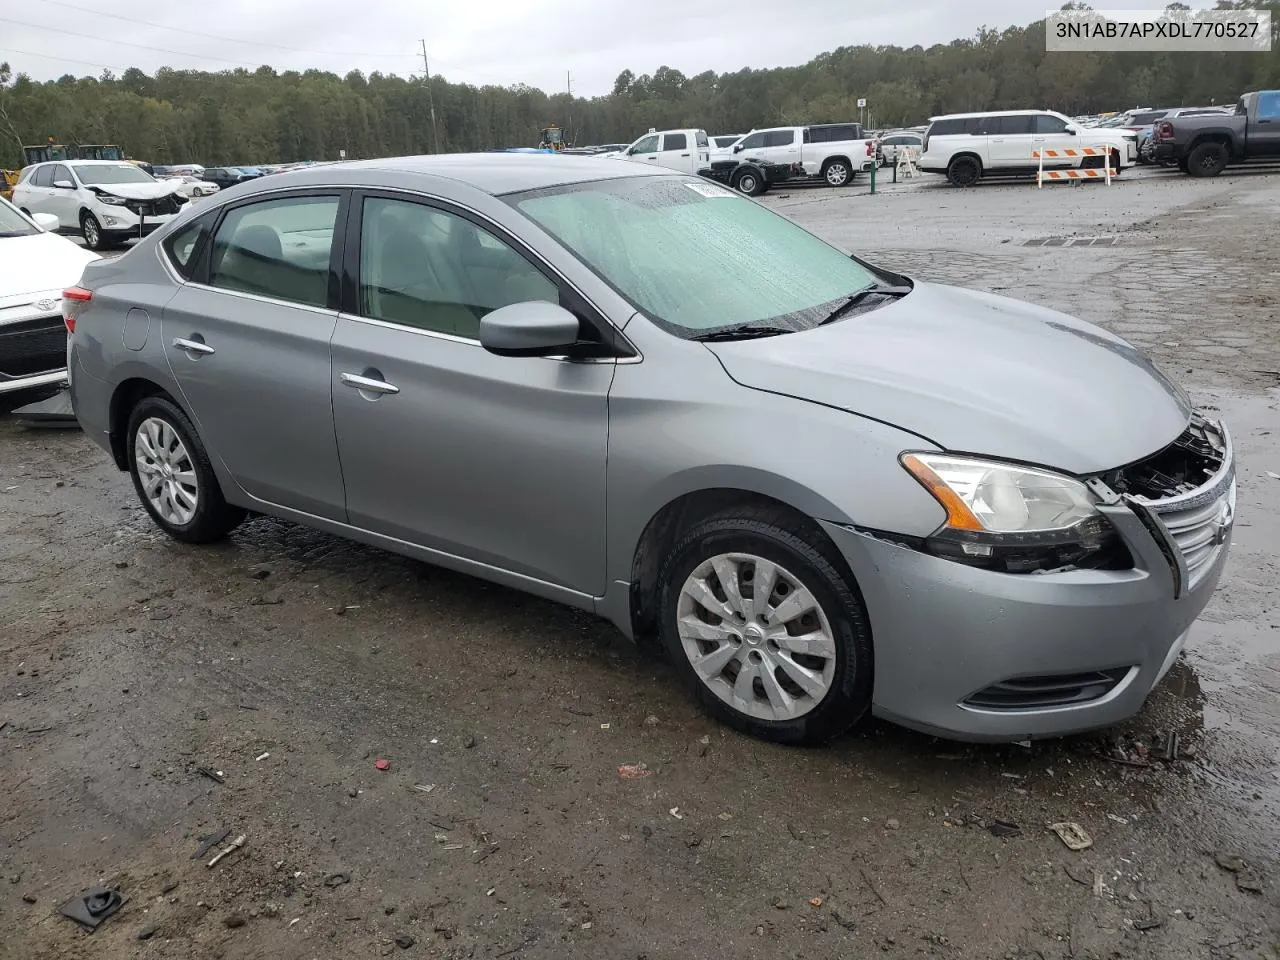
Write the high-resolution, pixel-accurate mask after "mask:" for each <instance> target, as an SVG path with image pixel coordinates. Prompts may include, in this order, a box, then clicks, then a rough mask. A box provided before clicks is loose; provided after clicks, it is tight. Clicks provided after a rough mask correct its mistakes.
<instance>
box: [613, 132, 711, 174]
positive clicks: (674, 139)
mask: <svg viewBox="0 0 1280 960" xmlns="http://www.w3.org/2000/svg"><path fill="white" fill-rule="evenodd" d="M599 156H600V157H605V158H608V159H613V160H634V161H636V162H637V163H650V164H653V165H654V166H658V167H669V168H670V169H672V170H679V171H680V172H681V173H693V174H696V173H697V172H698V171H699V170H701V169H702V168H703V167H705V166H706V165H707V164H708V163H710V162H711V143H710V141H709V140H708V139H707V131H705V130H694V129H688V130H650V131H649V132H648V133H646V134H645V135H644V136H643V137H641V138H640V139H639V140H637V141H636V142H635V143H633V144H631V146H629V147H627V148H626V149H625V150H620V151H618V152H617V153H602V154H599Z"/></svg>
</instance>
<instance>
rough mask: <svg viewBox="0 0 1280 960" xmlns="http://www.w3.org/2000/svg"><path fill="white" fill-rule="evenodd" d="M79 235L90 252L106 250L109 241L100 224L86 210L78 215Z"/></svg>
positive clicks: (109, 244)
mask: <svg viewBox="0 0 1280 960" xmlns="http://www.w3.org/2000/svg"><path fill="white" fill-rule="evenodd" d="M80 235H81V236H82V237H84V242H85V246H87V247H88V248H89V249H90V250H106V249H107V248H108V247H110V246H111V241H110V240H109V239H108V237H107V235H106V234H105V233H104V232H103V230H102V224H101V223H99V222H98V218H97V217H95V216H94V215H93V214H92V213H90V212H89V211H88V210H85V211H84V212H83V213H81V214H80Z"/></svg>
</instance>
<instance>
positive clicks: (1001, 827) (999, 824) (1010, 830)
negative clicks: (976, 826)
mask: <svg viewBox="0 0 1280 960" xmlns="http://www.w3.org/2000/svg"><path fill="white" fill-rule="evenodd" d="M986 828H987V832H988V833H990V834H991V835H992V836H993V837H1003V838H1008V837H1020V836H1022V828H1021V827H1020V826H1018V825H1017V824H1016V823H1013V822H1011V821H1009V820H988V821H987V822H986Z"/></svg>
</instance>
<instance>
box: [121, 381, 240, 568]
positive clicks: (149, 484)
mask: <svg viewBox="0 0 1280 960" xmlns="http://www.w3.org/2000/svg"><path fill="white" fill-rule="evenodd" d="M127 436H128V447H127V449H128V451H129V473H130V475H131V476H132V477H133V488H134V489H135V490H136V491H137V493H138V499H140V500H141V501H142V505H143V506H144V507H146V510H147V513H149V514H151V519H152V520H154V521H155V523H156V526H158V527H159V528H160V529H161V530H163V531H164V532H165V533H167V534H168V535H169V536H171V537H173V538H174V539H175V540H181V541H183V542H184V543H212V542H214V541H215V540H221V539H222V538H223V537H225V536H226V535H227V534H228V533H230V532H231V531H232V530H234V529H235V528H236V527H237V526H239V524H240V523H241V521H243V520H244V517H245V512H244V510H242V509H241V508H239V507H233V506H231V505H230V504H228V503H227V501H226V500H225V499H223V496H222V489H221V488H220V487H219V486H218V478H217V476H216V475H215V474H214V472H213V467H212V466H211V465H210V463H209V454H208V453H207V452H206V451H205V448H204V444H203V443H201V442H200V437H199V436H198V435H197V434H196V431H195V427H193V426H192V425H191V421H190V420H189V419H187V415H186V414H185V413H183V412H182V410H181V409H179V408H178V406H177V405H176V404H175V403H173V401H171V400H169V399H168V398H167V397H161V396H151V397H146V398H144V399H143V400H142V401H141V402H140V403H139V404H138V405H137V406H136V407H135V408H134V409H133V413H132V414H131V415H130V416H129V432H128V435H127Z"/></svg>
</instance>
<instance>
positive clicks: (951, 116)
mask: <svg viewBox="0 0 1280 960" xmlns="http://www.w3.org/2000/svg"><path fill="white" fill-rule="evenodd" d="M1028 113H1036V114H1039V113H1053V114H1054V115H1055V116H1057V114H1056V113H1054V111H1053V110H979V111H977V112H976V113H943V114H939V115H938V116H936V117H930V118H929V122H930V123H932V122H933V121H935V120H968V119H969V118H970V117H1021V116H1025V115H1026V114H1028Z"/></svg>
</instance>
